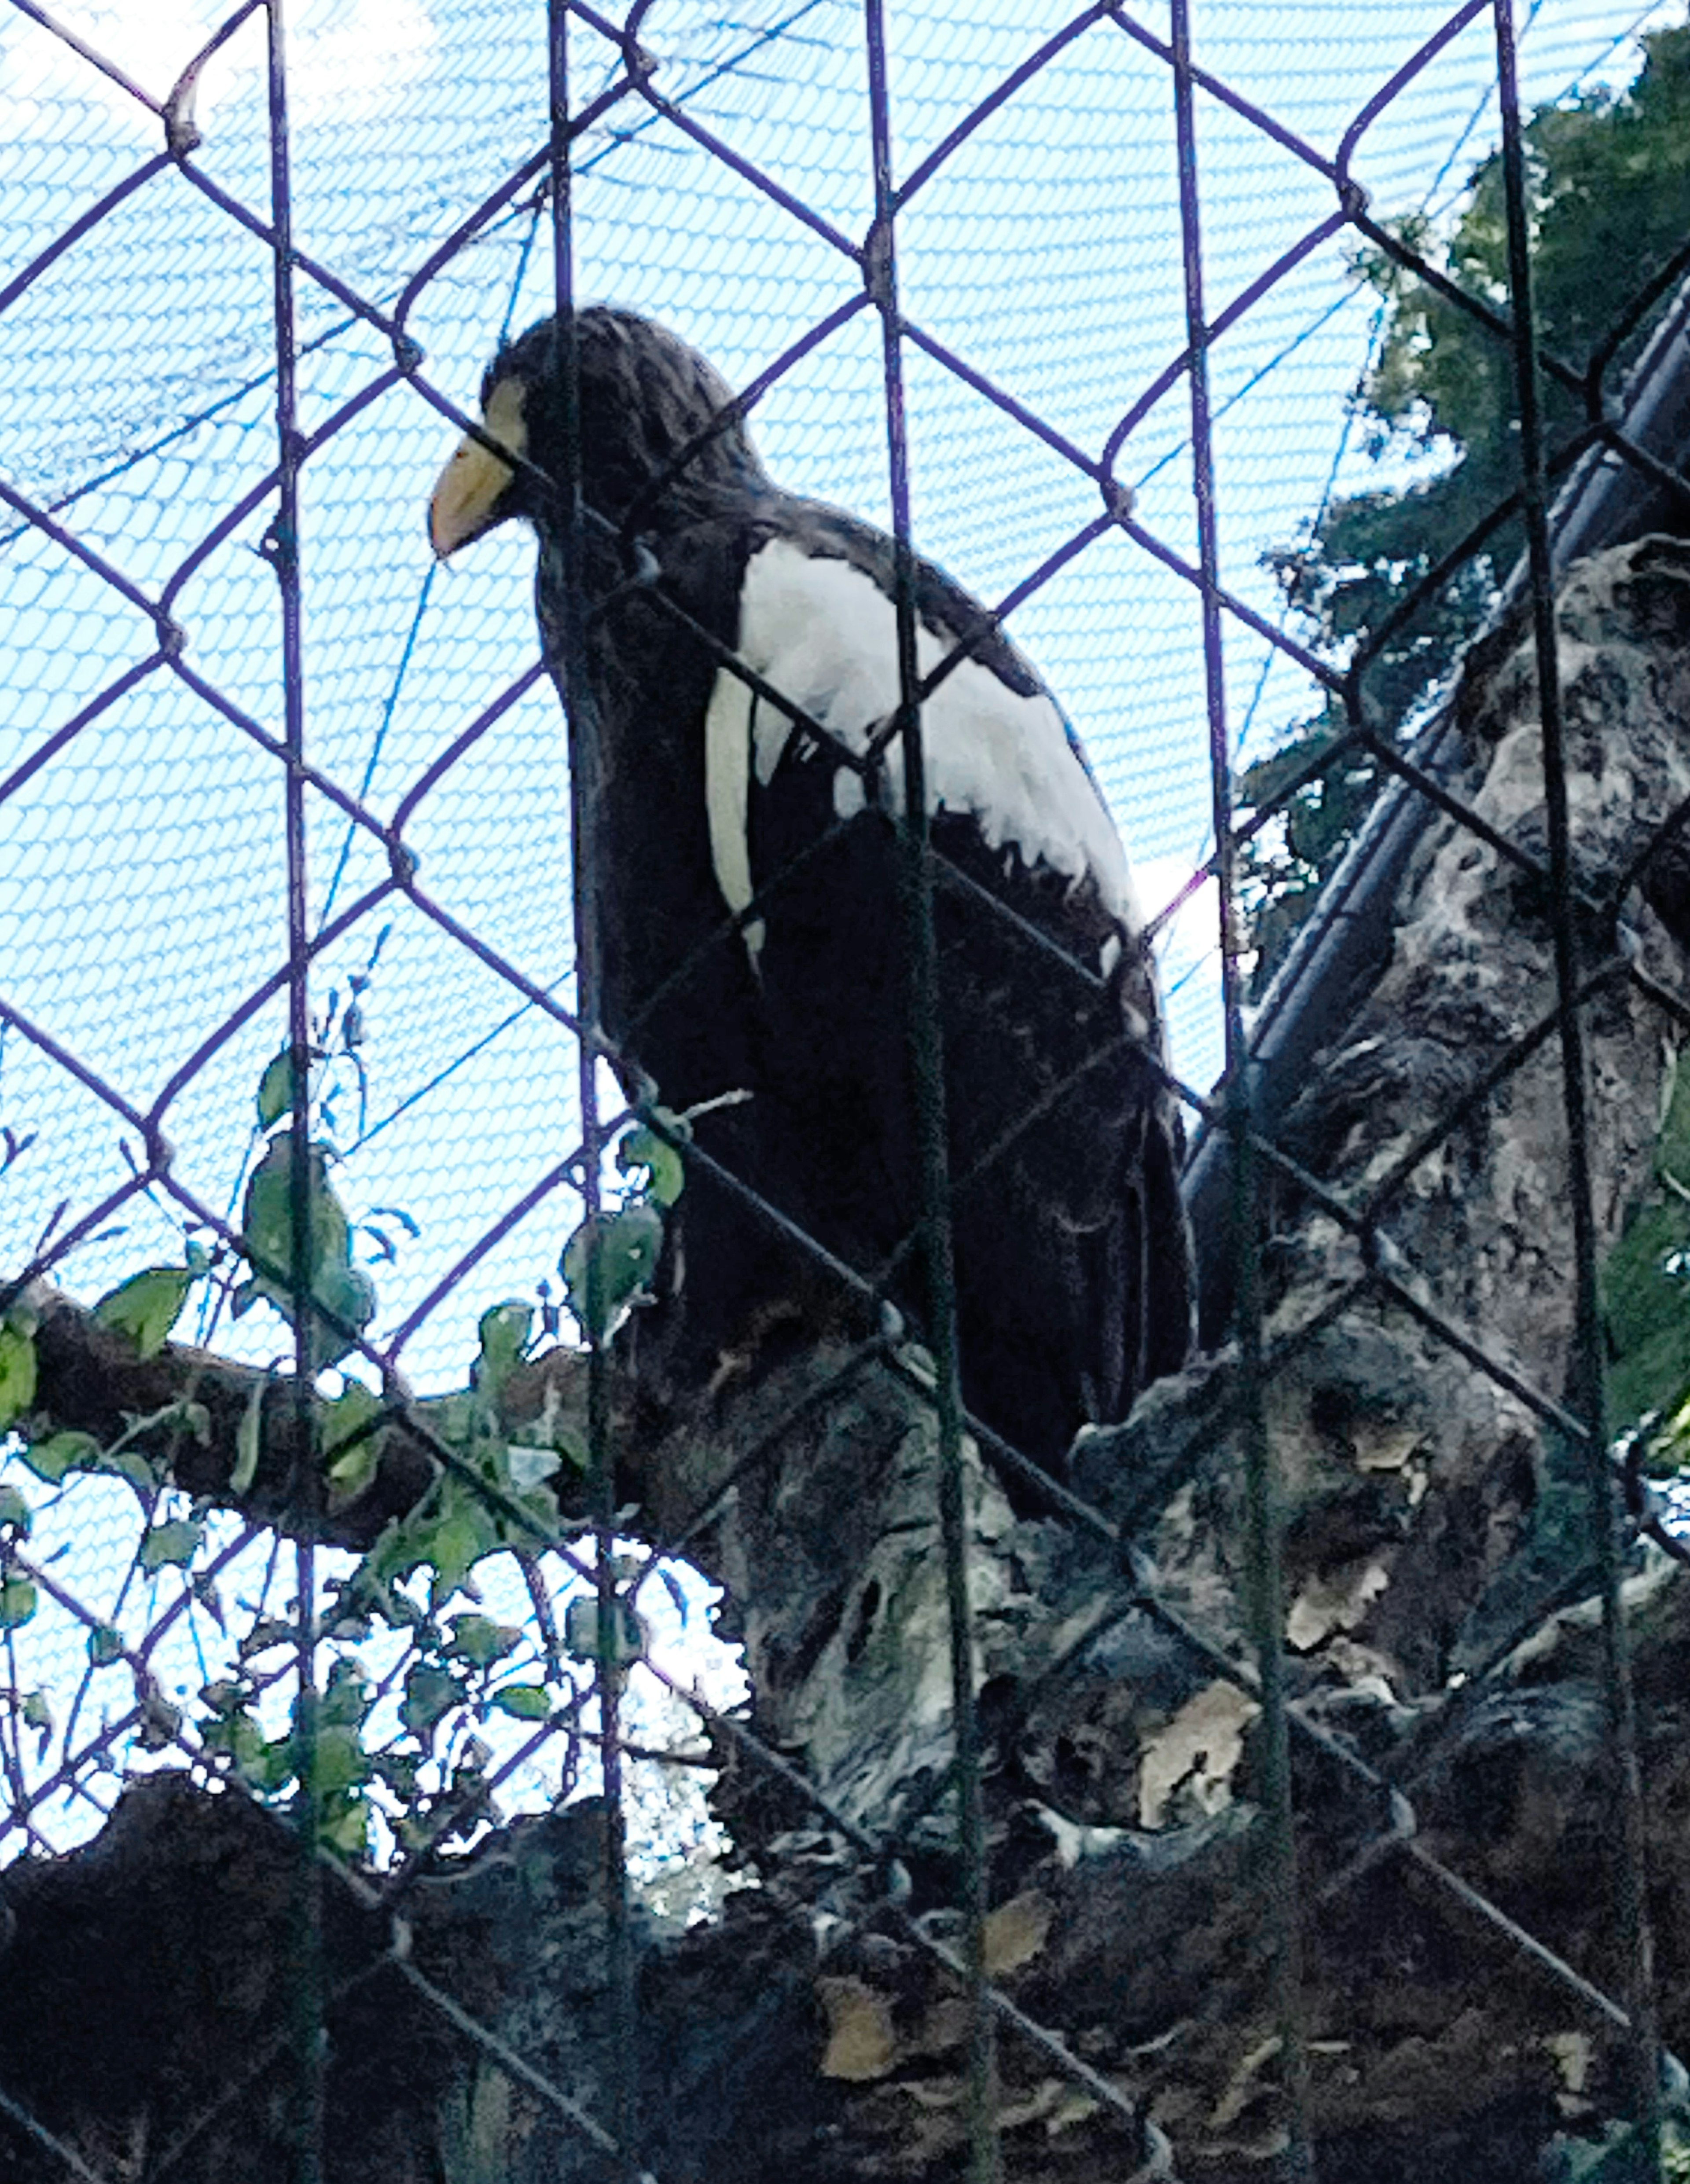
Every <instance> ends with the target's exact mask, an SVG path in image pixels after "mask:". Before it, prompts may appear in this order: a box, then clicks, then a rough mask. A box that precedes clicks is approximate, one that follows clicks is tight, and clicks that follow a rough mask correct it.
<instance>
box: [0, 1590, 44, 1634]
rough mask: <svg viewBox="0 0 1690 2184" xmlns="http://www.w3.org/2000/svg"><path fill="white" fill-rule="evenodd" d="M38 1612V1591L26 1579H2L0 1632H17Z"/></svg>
mask: <svg viewBox="0 0 1690 2184" xmlns="http://www.w3.org/2000/svg"><path fill="white" fill-rule="evenodd" d="M35 1612H36V1589H35V1586H34V1585H33V1584H32V1583H31V1580H29V1579H28V1578H26V1577H8V1578H0V1630H17V1629H18V1628H19V1626H20V1624H25V1623H27V1622H28V1621H29V1619H30V1618H31V1616H32V1615H33V1614H34V1613H35Z"/></svg>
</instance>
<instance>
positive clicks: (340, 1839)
mask: <svg viewBox="0 0 1690 2184" xmlns="http://www.w3.org/2000/svg"><path fill="white" fill-rule="evenodd" d="M317 1833H318V1836H319V1838H320V1839H321V1841H323V1842H325V1843H326V1844H327V1845H328V1847H329V1848H330V1849H331V1850H337V1851H338V1852H339V1853H340V1854H341V1856H342V1857H343V1858H362V1857H363V1856H364V1855H365V1853H366V1852H367V1851H368V1849H369V1847H370V1802H369V1800H368V1798H367V1797H346V1798H344V1799H342V1798H336V1799H334V1800H333V1801H332V1804H331V1805H330V1807H329V1808H328V1809H326V1811H325V1812H323V1813H322V1814H321V1815H320V1817H319V1819H318V1822H317Z"/></svg>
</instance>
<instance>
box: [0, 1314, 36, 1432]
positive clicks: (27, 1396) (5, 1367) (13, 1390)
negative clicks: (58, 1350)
mask: <svg viewBox="0 0 1690 2184" xmlns="http://www.w3.org/2000/svg"><path fill="white" fill-rule="evenodd" d="M35 1399H36V1346H35V1336H34V1334H33V1333H32V1332H31V1331H30V1330H28V1329H25V1328H22V1327H20V1326H18V1325H16V1324H15V1323H14V1322H13V1321H11V1320H9V1319H5V1320H0V1433H5V1432H7V1431H8V1430H9V1429H10V1428H11V1427H12V1426H13V1425H14V1424H15V1423H16V1422H17V1420H18V1419H20V1418H22V1416H23V1415H24V1412H25V1411H26V1410H28V1408H29V1407H30V1405H31V1403H32V1402H34V1401H35Z"/></svg>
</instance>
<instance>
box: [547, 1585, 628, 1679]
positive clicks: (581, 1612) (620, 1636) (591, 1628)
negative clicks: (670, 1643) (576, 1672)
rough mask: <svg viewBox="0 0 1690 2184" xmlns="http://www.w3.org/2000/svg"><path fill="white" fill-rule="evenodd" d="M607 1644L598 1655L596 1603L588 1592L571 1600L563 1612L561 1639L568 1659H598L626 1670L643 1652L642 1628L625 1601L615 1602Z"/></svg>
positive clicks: (597, 1607)
mask: <svg viewBox="0 0 1690 2184" xmlns="http://www.w3.org/2000/svg"><path fill="white" fill-rule="evenodd" d="M609 1635H610V1643H609V1645H608V1646H606V1647H605V1649H604V1653H603V1656H602V1657H601V1654H600V1645H599V1602H598V1600H597V1598H596V1596H594V1595H593V1594H591V1593H586V1594H583V1595H581V1596H578V1597H577V1598H576V1599H574V1600H572V1601H571V1602H569V1605H568V1606H567V1607H566V1608H565V1609H564V1612H563V1641H564V1646H565V1649H566V1651H567V1652H568V1654H569V1656H570V1658H571V1659H572V1660H576V1661H598V1660H600V1658H603V1659H604V1660H605V1665H606V1666H607V1667H610V1668H612V1669H625V1668H627V1666H628V1664H629V1663H630V1662H633V1661H637V1660H638V1659H639V1657H640V1655H641V1654H642V1653H643V1652H644V1651H645V1627H644V1624H642V1623H641V1621H640V1619H639V1616H638V1615H637V1614H635V1613H634V1611H633V1608H631V1607H629V1606H628V1604H627V1602H626V1601H625V1600H618V1601H617V1602H616V1603H615V1607H614V1613H613V1615H612V1617H611V1630H610V1634H609Z"/></svg>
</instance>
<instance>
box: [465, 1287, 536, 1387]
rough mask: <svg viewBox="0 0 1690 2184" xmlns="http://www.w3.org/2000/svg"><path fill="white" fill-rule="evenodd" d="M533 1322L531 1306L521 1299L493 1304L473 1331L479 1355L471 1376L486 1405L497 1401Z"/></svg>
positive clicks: (521, 1352) (513, 1370)
mask: <svg viewBox="0 0 1690 2184" xmlns="http://www.w3.org/2000/svg"><path fill="white" fill-rule="evenodd" d="M533 1323H534V1312H533V1306H532V1305H527V1304H524V1303H523V1302H522V1300H521V1298H513V1299H511V1300H510V1301H508V1302H507V1303H505V1304H496V1305H494V1306H493V1307H491V1309H490V1310H488V1311H487V1312H483V1313H482V1316H481V1322H480V1325H479V1327H478V1329H477V1332H478V1334H479V1335H480V1337H481V1355H480V1357H478V1358H477V1360H476V1363H475V1366H474V1368H473V1371H472V1373H471V1379H473V1381H474V1383H475V1385H476V1388H477V1390H478V1392H479V1393H481V1394H482V1395H483V1396H486V1397H487V1399H488V1401H489V1402H493V1403H496V1402H497V1401H499V1396H501V1395H502V1394H503V1393H504V1390H505V1382H506V1381H507V1380H508V1379H510V1375H511V1373H513V1372H515V1370H516V1368H517V1366H519V1365H520V1364H521V1363H522V1356H523V1352H524V1351H526V1350H527V1346H528V1335H529V1332H530V1330H531V1329H532V1328H533Z"/></svg>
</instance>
